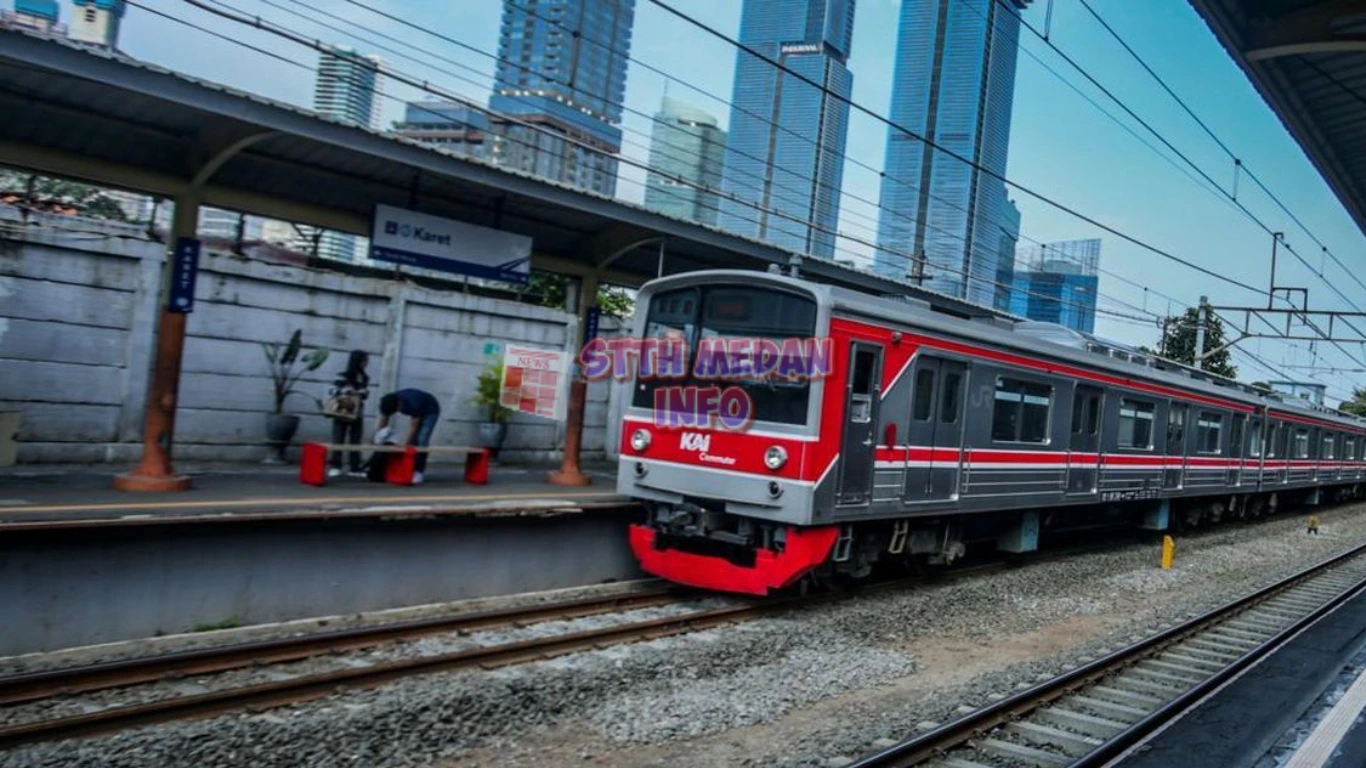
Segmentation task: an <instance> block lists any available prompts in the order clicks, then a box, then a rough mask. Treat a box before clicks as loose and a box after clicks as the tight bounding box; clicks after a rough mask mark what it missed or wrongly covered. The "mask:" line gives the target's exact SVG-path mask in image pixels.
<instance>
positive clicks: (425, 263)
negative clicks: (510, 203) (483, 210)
mask: <svg viewBox="0 0 1366 768" xmlns="http://www.w3.org/2000/svg"><path fill="white" fill-rule="evenodd" d="M370 258H372V259H374V260H376V261H388V262H392V263H394V264H407V265H409V266H414V267H422V268H424V269H435V270H439V271H442V272H453V273H455V274H460V275H469V276H471V277H480V278H484V279H486V280H501V281H503V282H508V283H517V284H525V283H526V282H527V281H528V280H530V279H531V238H529V237H524V236H522V235H515V234H513V233H511V232H503V231H501V230H497V229H490V228H488V227H480V226H476V225H474V224H466V223H465V222H463V221H455V220H453V219H446V218H442V217H440V216H432V215H430V214H426V213H418V212H417V211H410V210H407V209H405V208H395V207H394V206H392V205H377V206H375V219H374V223H373V225H372V227H371V231H370Z"/></svg>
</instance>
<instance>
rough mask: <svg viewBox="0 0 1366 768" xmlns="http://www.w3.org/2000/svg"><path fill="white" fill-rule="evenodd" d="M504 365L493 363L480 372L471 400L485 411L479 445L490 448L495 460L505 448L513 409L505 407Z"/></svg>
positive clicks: (480, 427) (497, 362)
mask: <svg viewBox="0 0 1366 768" xmlns="http://www.w3.org/2000/svg"><path fill="white" fill-rule="evenodd" d="M502 394H503V363H502V361H501V360H500V361H496V362H491V363H489V364H488V365H486V366H484V370H482V371H480V372H479V380H478V382H477V385H476V387H475V390H474V397H471V398H470V403H471V404H472V405H475V406H478V407H479V408H481V409H482V410H483V411H484V416H485V419H486V420H485V421H484V422H483V423H481V424H480V425H479V445H481V446H482V447H484V448H488V449H489V452H490V453H492V454H493V457H494V458H498V452H499V451H500V450H502V448H503V439H504V438H506V437H507V433H508V421H510V420H511V419H512V413H513V411H512V409H511V408H506V407H504V406H503V402H502Z"/></svg>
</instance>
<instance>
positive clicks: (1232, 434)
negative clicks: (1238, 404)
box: [1228, 415, 1247, 458]
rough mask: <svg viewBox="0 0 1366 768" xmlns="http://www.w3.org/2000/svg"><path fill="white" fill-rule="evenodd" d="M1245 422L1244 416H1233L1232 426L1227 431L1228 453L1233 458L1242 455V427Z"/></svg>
mask: <svg viewBox="0 0 1366 768" xmlns="http://www.w3.org/2000/svg"><path fill="white" fill-rule="evenodd" d="M1246 424H1247V417H1246V416H1238V415H1235V416H1234V417H1233V426H1232V427H1231V428H1230V429H1229V431H1228V455H1230V456H1232V457H1234V458H1237V457H1239V456H1242V455H1243V428H1244V426H1245V425H1246Z"/></svg>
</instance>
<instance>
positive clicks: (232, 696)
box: [0, 588, 833, 750]
mask: <svg viewBox="0 0 1366 768" xmlns="http://www.w3.org/2000/svg"><path fill="white" fill-rule="evenodd" d="M686 597H687V593H685V592H682V591H680V590H676V589H668V588H665V589H660V590H657V591H652V592H649V593H643V594H642V593H637V594H633V595H629V596H618V597H615V598H590V599H584V600H578V601H572V602H568V603H558V604H549V605H543V606H533V607H530V608H524V609H507V610H500V611H492V612H488V613H483V614H476V615H469V616H464V617H452V618H449V619H439V620H438V619H433V620H424V621H421V622H405V623H403V624H392V625H384V626H380V627H375V628H367V629H358V630H347V631H343V632H334V633H326V634H324V635H322V636H314V637H307V638H298V639H294V638H291V639H287V640H276V641H265V642H260V643H247V644H241V645H236V646H230V647H226V648H222V649H207V650H204V651H190V652H185V653H177V654H169V655H166V656H157V657H151V658H148V659H136V660H130V661H126V662H110V663H107V664H97V665H91V666H88V667H77V668H71V669H63V670H57V671H53V672H43V673H34V674H30V675H21V676H14V677H10V678H4V679H0V692H3V694H4V696H5V697H6V698H5V700H6V701H8V702H10V703H18V702H34V701H39V700H42V699H46V698H52V697H55V696H60V695H63V694H67V693H73V692H89V691H95V690H102V689H108V688H113V687H121V686H131V685H137V684H142V683H154V682H159V681H164V680H169V679H175V678H178V677H182V676H185V675H192V674H207V673H211V672H221V671H227V670H231V669H238V668H242V667H247V666H256V665H259V664H263V663H279V662H282V661H294V660H300V659H305V658H309V657H313V656H319V655H323V654H327V653H335V652H339V651H344V650H354V649H357V648H363V647H370V646H376V645H380V644H382V643H384V642H388V641H392V640H399V639H409V638H412V637H415V636H418V635H427V634H434V633H440V632H454V631H464V632H472V631H481V630H489V629H498V628H506V627H517V626H523V625H528V624H533V623H539V622H544V621H552V620H557V619H566V618H577V617H582V616H589V615H595V614H605V613H609V612H620V611H630V610H635V609H638V608H644V607H649V606H652V605H663V604H666V603H674V602H678V601H680V600H681V599H686ZM832 597H833V595H832ZM820 599H822V598H820V597H818V598H816V600H820ZM811 602H813V600H812V599H811V598H806V599H802V598H798V597H791V598H779V599H772V600H764V601H757V602H746V603H737V604H735V605H729V606H724V607H720V608H711V609H703V610H698V611H692V612H688V613H684V614H680V615H677V616H668V617H662V618H653V619H646V620H643V621H631V622H624V623H619V624H613V625H610V626H605V627H600V628H594V629H589V630H583V631H577V632H569V633H563V634H556V635H550V636H547V637H537V638H533V639H528V640H522V641H517V642H511V643H501V644H495V645H488V646H480V647H475V648H469V649H465V650H460V651H454V652H446V653H439V654H434V655H428V656H418V657H412V658H402V659H398V660H392V661H381V662H377V663H373V664H368V665H364V666H347V667H344V668H341V669H335V670H330V671H326V672H321V673H312V674H310V673H304V674H300V675H297V676H293V677H289V678H287V679H283V680H273V681H269V682H263V683H257V684H251V685H239V686H235V687H225V688H221V689H218V690H211V691H208V692H205V693H198V694H191V695H182V696H175V697H173V698H166V699H161V700H156V701H149V702H145V703H138V704H130V705H112V706H109V707H106V708H103V709H99V710H96V711H93V712H88V713H83V714H78V715H71V716H64V717H56V718H51V719H45V720H38V721H33V722H22V723H17V724H10V725H5V726H0V750H4V749H11V748H14V747H17V746H21V745H23V744H28V743H33V742H38V741H52V740H57V739H66V738H75V737H82V736H91V735H96V734H100V733H108V732H112V731H117V730H122V729H125V728H131V727H135V726H140V725H149V724H154V723H159V722H166V721H170V720H179V719H185V718H192V717H203V716H208V715H214V714H220V713H224V712H231V711H236V710H242V709H252V710H257V709H264V708H269V707H276V706H281V705H285V704H293V703H297V702H301V701H307V700H309V699H314V698H319V697H322V696H327V695H330V694H333V693H337V692H338V691H340V690H343V689H357V688H369V687H374V686H377V685H382V684H384V683H388V682H392V681H394V680H398V679H401V678H403V677H408V676H411V675H419V674H426V673H430V672H440V671H447V670H455V669H462V668H473V667H478V668H484V669H492V668H496V667H501V666H507V665H511V664H518V663H524V662H529V661H537V660H542V659H549V658H553V657H555V656H560V655H564V654H568V653H575V652H579V651H587V650H593V649H597V648H604V647H607V646H610V645H618V644H622V643H630V642H639V641H643V640H654V639H657V638H661V637H668V636H670V635H677V634H682V633H685V632H696V631H698V630H702V629H708V628H712V627H717V626H721V625H724V624H731V623H735V622H739V621H745V620H748V619H751V618H755V617H758V616H761V615H765V614H768V613H773V612H775V611H778V610H782V609H785V608H789V607H792V606H794V605H796V604H797V603H802V604H809V603H811Z"/></svg>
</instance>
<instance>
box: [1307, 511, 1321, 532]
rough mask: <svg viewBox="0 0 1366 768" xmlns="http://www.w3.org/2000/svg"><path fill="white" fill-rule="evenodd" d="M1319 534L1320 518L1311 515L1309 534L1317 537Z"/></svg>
mask: <svg viewBox="0 0 1366 768" xmlns="http://www.w3.org/2000/svg"><path fill="white" fill-rule="evenodd" d="M1318 532H1319V516H1318V515H1310V516H1309V533H1312V534H1316V535H1317V534H1318Z"/></svg>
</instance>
